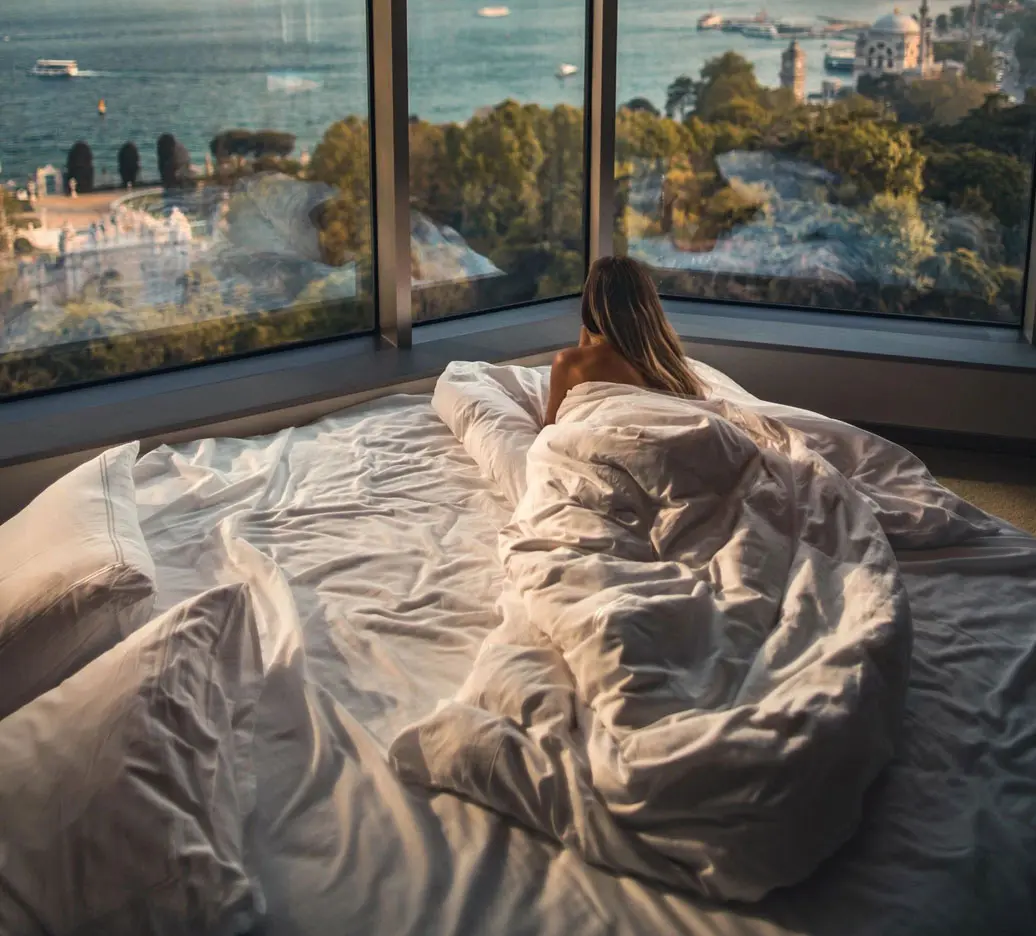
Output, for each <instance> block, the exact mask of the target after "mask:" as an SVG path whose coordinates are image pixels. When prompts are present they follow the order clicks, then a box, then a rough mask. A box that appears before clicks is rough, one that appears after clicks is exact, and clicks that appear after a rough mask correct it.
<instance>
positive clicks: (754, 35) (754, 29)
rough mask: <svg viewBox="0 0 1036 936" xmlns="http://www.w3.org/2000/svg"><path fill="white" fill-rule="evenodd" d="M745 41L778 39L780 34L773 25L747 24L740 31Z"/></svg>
mask: <svg viewBox="0 0 1036 936" xmlns="http://www.w3.org/2000/svg"><path fill="white" fill-rule="evenodd" d="M741 35H742V36H744V37H745V38H746V39H780V37H781V34H780V33H779V32H778V31H777V27H776V26H774V25H773V23H749V24H748V25H747V26H745V27H744V28H743V29H742V30H741Z"/></svg>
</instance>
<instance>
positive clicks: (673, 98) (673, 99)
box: [665, 75, 695, 120]
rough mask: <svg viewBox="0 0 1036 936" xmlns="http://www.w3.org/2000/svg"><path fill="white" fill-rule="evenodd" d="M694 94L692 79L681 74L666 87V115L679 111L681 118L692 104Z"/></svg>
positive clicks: (671, 115) (672, 115) (670, 115)
mask: <svg viewBox="0 0 1036 936" xmlns="http://www.w3.org/2000/svg"><path fill="white" fill-rule="evenodd" d="M694 96H695V88H694V80H693V79H692V78H690V77H688V76H687V75H681V76H680V77H679V78H677V79H676V80H675V81H674V82H673V83H672V84H671V85H670V86H669V87H668V88H666V93H665V112H666V116H667V117H675V116H676V115H677V114H678V113H679V115H680V120H683V119H684V118H685V117H686V116H687V113H688V112H689V111H690V110H691V108H692V107H693V106H694Z"/></svg>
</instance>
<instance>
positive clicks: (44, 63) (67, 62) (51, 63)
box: [29, 59, 79, 78]
mask: <svg viewBox="0 0 1036 936" xmlns="http://www.w3.org/2000/svg"><path fill="white" fill-rule="evenodd" d="M29 74H30V75H35V76H36V77H37V78H75V77H76V76H77V75H78V74H79V63H78V62H76V61H75V59H37V60H36V64H35V65H33V66H32V69H31V70H30V71H29Z"/></svg>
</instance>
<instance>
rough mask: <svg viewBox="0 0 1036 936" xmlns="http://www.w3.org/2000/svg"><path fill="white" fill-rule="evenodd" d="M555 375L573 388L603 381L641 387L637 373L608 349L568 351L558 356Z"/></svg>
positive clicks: (561, 352) (595, 348)
mask: <svg viewBox="0 0 1036 936" xmlns="http://www.w3.org/2000/svg"><path fill="white" fill-rule="evenodd" d="M552 373H553V374H555V375H557V376H559V377H563V378H566V382H568V383H570V384H574V383H584V382H589V381H594V380H602V381H606V382H609V383H640V377H639V375H638V374H637V372H636V370H635V369H634V368H633V367H632V366H630V365H629V364H628V363H627V362H626V361H625V360H624V359H623V358H621V357H620V356H619V355H618V354H616V353H615V352H614V351H613V350H612V349H611V348H610V347H608V346H607V345H603V344H601V345H584V346H581V347H577V348H565V349H564V350H563V351H559V352H558V353H557V354H556V355H555V356H554V367H553V369H552Z"/></svg>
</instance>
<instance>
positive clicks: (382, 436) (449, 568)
mask: <svg viewBox="0 0 1036 936" xmlns="http://www.w3.org/2000/svg"><path fill="white" fill-rule="evenodd" d="M456 373H457V372H455V374H456ZM482 375H483V372H482V371H473V370H471V369H470V367H469V368H468V369H467V370H464V371H463V372H462V373H461V376H462V378H463V380H461V381H460V383H461V384H463V383H464V382H465V381H468V382H470V381H475V382H476V383H477V382H478V381H480V380H482ZM497 377H498V378H499V373H498V372H497ZM542 379H543V378H542V375H539V376H537V374H536V372H526V371H521V372H519V371H514V372H511V373H510V374H509V375H505V378H504V379H502V381H501V382H500V384H499V385H498V386H496V390H497V391H499V390H500V389H501V387H502V391H503V392H504V393H505V394H506V393H507V392H509V387H511V388H513V387H514V386H517V390H515V391H514V394H513V395H514V396H516V397H521V398H522V401H523V405H526V406H532V407H534V406H535V401H536V394H537V392H538V391H537V387H542ZM707 379H708V380H709V381H710V385H711V386H712V387H713V393H714V395H715V396H716V397H717V398H724V399H726V400H731V401H735V402H736V403H737V404H739V405H740V404H746V405H748V404H753V403H759V401H755V400H754V398H752V397H751V396H750V395H749V394H747V393H745V391H743V390H742V389H741V388H739V387H738V386H737V385H736V384H733V383H732V382H731V381H729V380H727V379H726V378H724V377H723V376H722V375H719V374H716V373H715V372H711V371H709V372H708V374H707ZM508 381H515V382H517V384H513V383H512V384H509V383H508ZM448 389H450V388H448V387H447V388H445V389H444V390H443V393H444V392H445V391H446V390H448ZM451 392H452V391H451ZM443 393H440V392H439V391H437V395H438V397H439V399H438V401H437V403H438V410H439V411H437V408H436V407H435V406H433V400H432V398H431V397H429V396H396V397H389V398H385V399H382V400H379V401H375V402H373V403H367V404H364V405H362V406H359V407H357V408H354V409H351V410H346V411H343V412H341V413H339V414H336V415H334V416H331V417H329V418H327V419H324V420H322V421H321V422H319V423H316V424H314V425H312V426H307V427H303V428H298V429H291V430H286V431H284V432H282V433H279V434H277V435H273V436H268V437H262V438H255V439H243V440H241V439H218V440H205V441H202V442H197V443H192V444H188V445H179V446H175V447H172V448H168V447H164V448H160V449H158V450H156V451H154V452H151V453H149V454H147V455H144V456H143V457H141V458H140V460H139V462H138V463H137V465H136V467H135V469H134V480H135V484H136V500H137V510H138V515H139V520H140V526H141V530H142V531H143V535H144V538H145V540H146V543H147V546H148V549H149V551H150V554H151V556H152V557H153V561H154V566H155V574H156V581H157V597H156V603H155V609H154V614H155V615H159V614H161V613H163V612H165V611H168V610H169V609H172V608H174V607H175V606H177V605H178V603H180V602H182V601H184V600H186V599H190V598H191V597H192V596H195V595H197V594H199V593H201V592H204V591H205V590H206V589H211V588H213V587H216V586H223V585H238V584H241V583H243V584H244V585H245V586H246V587H247V589H248V590H249V592H250V594H251V600H252V602H253V603H254V606H255V620H256V627H257V631H258V634H259V642H260V645H261V652H262V663H263V668H264V670H265V671H266V673H267V674H268V683H269V684H268V686H266V687H265V688H264V689H263V691H262V692H261V694H260V695H259V696H258V701H257V705H256V715H255V723H254V739H253V744H252V750H251V770H252V771H253V772H254V790H253V793H252V795H254V803H253V804H252V806H251V807H250V808H249V810H248V815H247V817H246V818H245V819H244V829H243V835H242V841H243V848H244V864H245V866H246V868H247V869H248V873H249V875H250V876H251V877H252V878H253V880H254V881H255V882H256V885H257V887H258V888H259V889H261V892H262V895H263V907H262V909H263V913H262V915H261V920H260V922H259V923H258V928H257V929H255V930H254V931H256V932H261V933H263V934H284V936H289V934H290V936H323V934H328V933H350V932H357V933H359V932H362V933H370V934H374V933H385V934H406V933H412V934H431V933H442V934H470V933H494V934H505V933H507V934H520V933H530V934H531V933H536V934H544V936H551V934H558V936H562V934H563V936H572V934H576V933H602V932H616V933H687V934H699V933H700V934H706V933H723V934H738V936H763V934H774V936H776V934H781V936H784V934H793V933H794V934H810V936H813V934H816V936H828V934H830V936H836V934H837V936H847V934H853V933H861V934H863V933H867V934H870V933H874V934H882V936H887V934H894V933H911V934H922V933H924V934H927V933H931V934H940V936H945V934H954V933H959V934H973V933H978V932H983V933H997V934H1005V936H1006V934H1014V933H1018V934H1023V933H1032V932H1036V897H1034V896H1033V895H1034V894H1036V679H1034V676H1036V626H1034V625H1036V621H1034V617H1036V540H1033V539H1032V538H1031V537H1029V536H1027V535H1026V534H1024V533H1022V532H1021V531H1018V530H1016V529H1014V528H1011V527H1009V526H1007V525H1006V524H1003V523H1001V522H999V521H994V520H992V519H991V518H987V517H985V516H984V515H982V516H979V512H978V511H974V512H972V513H968V514H967V517H968V518H969V520H970V521H972V522H974V523H977V524H979V525H980V526H981V524H983V523H985V524H987V527H986V528H985V532H981V533H978V534H974V535H971V536H969V537H968V538H967V539H966V541H962V542H959V543H957V544H956V545H951V546H940V547H938V548H925V546H924V544H923V543H917V544H912V548H901V549H898V550H897V552H896V559H897V560H898V566H899V574H900V576H901V579H902V583H903V585H904V586H905V589H906V596H907V598H908V600H909V605H910V611H911V616H912V621H913V655H912V669H911V674H910V683H909V691H908V692H907V696H906V703H905V716H904V729H903V736H902V738H901V740H900V741H899V748H898V753H897V756H896V758H895V759H894V761H893V762H892V764H891V765H890V766H889V767H888V768H887V769H885V770H884V771H882V773H881V774H880V776H879V777H878V778H877V780H876V781H875V782H874V783H873V784H871V785H869V788H868V792H867V795H866V800H865V803H864V809H863V815H862V821H861V822H860V827H859V829H858V831H856V832H855V834H854V835H853V836H852V837H851V839H850V840H849V841H848V843H847V844H845V845H844V846H843V847H841V848H839V849H838V850H837V852H836V853H835V854H834V855H833V857H831V858H829V859H828V860H826V861H824V862H823V863H822V864H821V865H820V867H819V869H818V870H816V872H815V873H813V874H812V875H811V876H810V877H809V879H808V880H807V881H806V882H805V883H802V884H798V885H796V886H793V887H788V888H779V889H777V890H775V891H773V892H772V893H770V894H768V895H767V896H765V897H764V898H763V899H761V900H759V901H753V902H751V903H744V902H737V901H735V902H730V901H716V900H710V899H708V898H706V897H702V896H696V895H693V894H692V893H690V892H689V891H688V890H687V889H685V888H679V889H678V888H673V887H666V886H659V885H658V884H657V882H654V883H653V882H651V881H648V880H644V879H641V878H638V877H637V876H631V875H620V874H614V873H609V872H608V871H606V870H601V869H598V868H596V867H593V866H592V865H591V864H588V863H587V862H585V861H584V860H582V858H580V857H579V855H578V854H577V853H576V852H575V851H573V850H572V849H566V848H561V847H559V846H558V844H557V843H556V842H554V841H552V840H551V838H550V837H549V836H547V835H544V834H542V833H540V832H537V831H534V830H530V829H528V828H526V827H524V826H523V825H522V824H519V823H517V822H514V821H512V820H511V819H509V818H507V817H505V816H502V815H500V814H499V813H498V812H494V811H491V810H487V809H485V808H483V807H482V806H480V805H477V804H476V803H474V802H471V801H470V800H469V799H465V798H462V797H458V796H455V795H451V794H450V793H446V792H434V791H430V790H427V789H422V788H421V787H420V786H419V785H415V784H413V783H404V782H403V780H402V779H401V777H400V772H399V771H398V770H397V769H394V766H393V763H392V762H390V759H389V758H390V752H391V751H392V750H393V745H394V743H395V742H396V741H397V739H398V738H399V737H400V736H401V734H405V732H406V731H407V730H408V728H409V726H413V725H414V724H415V723H420V722H421V720H422V719H427V718H429V717H434V716H435V714H436V713H437V712H438V711H440V710H441V709H442V706H443V703H444V700H448V699H450V698H451V697H452V696H453V695H454V694H455V693H456V692H457V691H458V689H459V688H460V687H461V686H462V685H463V684H464V682H465V680H466V679H467V678H468V676H469V674H470V673H471V671H472V667H473V665H474V663H475V661H476V659H477V658H478V656H479V652H480V648H481V647H482V645H483V642H484V641H485V639H486V637H487V635H489V634H490V633H491V631H492V630H493V628H494V627H496V626H497V623H498V614H499V612H498V610H497V604H496V602H497V598H498V597H499V595H500V593H501V588H502V584H503V579H504V570H503V566H502V564H501V559H500V552H499V547H498V541H499V538H500V534H501V530H502V529H504V528H505V527H506V526H507V524H508V523H509V521H510V519H511V516H512V512H513V508H514V500H515V498H516V497H520V494H521V491H516V490H515V489H514V488H515V484H516V482H514V480H513V476H512V475H511V474H509V472H512V470H513V465H514V464H515V463H516V462H520V460H521V458H522V457H523V455H524V451H525V449H524V447H523V444H521V440H520V439H518V440H517V441H516V436H515V433H514V432H513V431H512V429H511V427H510V426H509V425H508V424H507V423H506V420H505V421H503V422H499V423H494V422H493V421H492V420H491V421H490V424H489V425H488V427H483V429H484V431H480V432H479V433H478V434H477V440H476V441H474V442H472V437H471V434H470V433H469V434H468V436H467V437H466V439H465V441H467V442H468V445H467V447H466V446H465V445H464V444H462V442H461V441H459V440H458V437H457V435H455V434H454V431H451V428H450V427H448V426H447V425H446V423H444V421H443V419H442V418H441V410H442V407H443V405H444V404H443V401H442V397H443ZM523 394H524V396H523ZM530 401H531V402H530ZM760 405H763V404H760ZM790 412H792V411H786V410H785V409H784V408H781V407H774V408H773V409H772V410H770V411H769V415H770V417H772V418H775V419H776V418H781V416H782V415H784V416H787V414H788V413H790ZM807 415H808V416H809V417H810V418H813V416H812V414H807ZM816 418H817V419H819V417H816ZM830 425H831V426H835V425H836V424H834V423H830ZM837 425H840V424H837ZM455 428H456V427H455ZM844 431H845V430H844V428H843V429H839V432H844ZM461 434H462V435H463V433H461ZM487 439H488V440H489V441H486V440H487ZM854 444H855V442H854V443H853V445H854ZM479 446H482V448H481V449H480V448H479ZM850 450H852V445H850ZM890 450H891V447H890ZM855 451H857V454H859V453H860V452H862V451H863V450H862V449H858V450H855ZM501 453H502V454H501ZM902 456H903V453H902V452H901V451H900V450H896V455H895V457H896V458H901V457H902ZM876 476H880V471H879V472H878V474H877V475H876Z"/></svg>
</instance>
